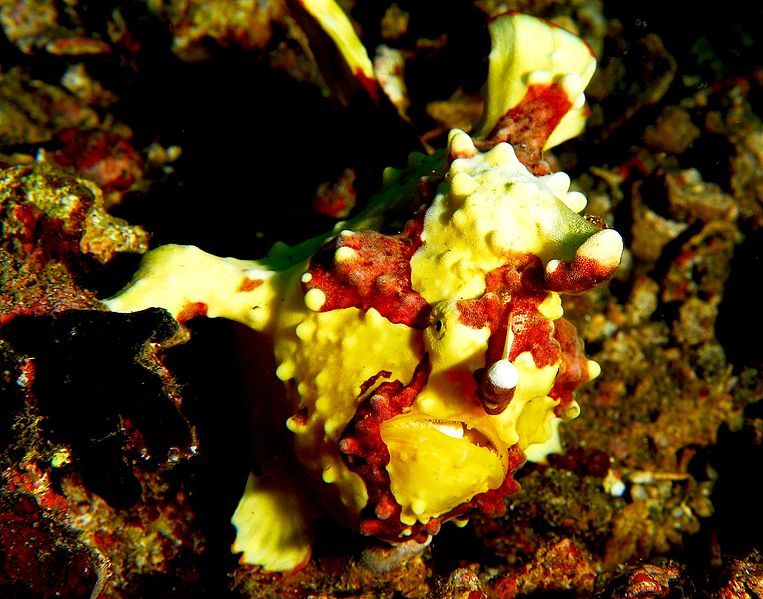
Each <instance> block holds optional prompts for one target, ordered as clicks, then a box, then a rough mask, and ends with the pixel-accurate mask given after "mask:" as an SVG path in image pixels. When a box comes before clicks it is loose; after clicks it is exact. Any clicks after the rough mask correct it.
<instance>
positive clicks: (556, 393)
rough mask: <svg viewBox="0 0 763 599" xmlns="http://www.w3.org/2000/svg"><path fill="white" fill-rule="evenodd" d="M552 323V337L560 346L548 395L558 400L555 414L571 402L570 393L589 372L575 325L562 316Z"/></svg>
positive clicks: (560, 412)
mask: <svg viewBox="0 0 763 599" xmlns="http://www.w3.org/2000/svg"><path fill="white" fill-rule="evenodd" d="M554 325H555V326H554V337H555V338H556V340H557V341H558V342H559V346H560V348H561V357H562V362H561V364H560V365H559V372H558V374H557V375H556V380H555V381H554V386H553V387H552V388H551V391H549V394H548V395H549V397H552V398H553V399H556V400H558V401H559V405H557V406H556V407H555V408H554V411H555V412H556V414H557V415H561V414H564V411H565V409H566V408H567V406H569V405H570V404H571V403H572V398H573V397H572V394H573V392H574V391H575V389H577V388H578V387H579V386H580V385H582V384H583V383H585V382H586V381H587V380H588V379H589V377H590V374H589V372H588V359H587V358H586V357H585V354H584V353H583V341H581V339H580V337H579V336H578V332H577V330H576V329H575V326H574V325H573V324H571V323H570V322H569V321H568V320H565V319H564V318H560V319H559V320H556V321H555V322H554Z"/></svg>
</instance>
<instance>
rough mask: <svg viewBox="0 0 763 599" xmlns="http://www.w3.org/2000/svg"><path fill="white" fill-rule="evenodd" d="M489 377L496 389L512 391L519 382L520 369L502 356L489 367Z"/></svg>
mask: <svg viewBox="0 0 763 599" xmlns="http://www.w3.org/2000/svg"><path fill="white" fill-rule="evenodd" d="M487 378H488V380H489V381H490V384H491V385H492V386H493V387H494V388H495V389H496V391H498V392H501V391H511V390H512V389H514V388H515V387H516V386H517V383H518V382H519V371H517V367H516V366H514V364H512V363H511V362H509V361H508V360H507V359H505V358H502V359H500V360H497V361H496V362H494V363H493V364H492V365H491V366H490V368H488V371H487Z"/></svg>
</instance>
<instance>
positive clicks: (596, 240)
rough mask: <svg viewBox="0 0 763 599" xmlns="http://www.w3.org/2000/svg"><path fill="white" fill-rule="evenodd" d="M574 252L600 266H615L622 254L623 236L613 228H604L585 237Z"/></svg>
mask: <svg viewBox="0 0 763 599" xmlns="http://www.w3.org/2000/svg"><path fill="white" fill-rule="evenodd" d="M575 253H576V255H577V256H580V257H582V258H588V259H590V260H594V261H596V262H598V263H599V264H601V265H602V266H605V267H609V268H615V267H616V266H617V265H618V264H619V263H620V257H621V256H622V254H623V238H622V237H620V233H618V232H617V231H615V230H614V229H604V230H603V231H599V232H598V233H594V234H593V235H591V236H590V237H589V238H588V239H586V240H585V242H584V243H583V245H581V246H580V247H579V248H578V251H577V252H575ZM549 264H551V263H550V262H549Z"/></svg>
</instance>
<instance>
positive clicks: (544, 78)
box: [527, 70, 553, 85]
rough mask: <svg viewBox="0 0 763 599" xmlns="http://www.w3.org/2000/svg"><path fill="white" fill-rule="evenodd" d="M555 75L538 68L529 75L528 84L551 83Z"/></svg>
mask: <svg viewBox="0 0 763 599" xmlns="http://www.w3.org/2000/svg"><path fill="white" fill-rule="evenodd" d="M552 79H553V75H552V74H551V73H550V72H548V71H542V70H537V71H533V72H532V73H530V74H529V75H527V85H536V84H544V83H551V81H552Z"/></svg>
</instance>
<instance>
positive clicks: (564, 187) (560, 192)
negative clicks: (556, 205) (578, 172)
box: [543, 171, 570, 199]
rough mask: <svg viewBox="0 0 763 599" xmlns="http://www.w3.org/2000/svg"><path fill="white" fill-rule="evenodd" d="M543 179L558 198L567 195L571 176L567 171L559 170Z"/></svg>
mask: <svg viewBox="0 0 763 599" xmlns="http://www.w3.org/2000/svg"><path fill="white" fill-rule="evenodd" d="M543 181H544V182H545V184H546V185H547V186H548V188H549V189H550V190H551V193H553V194H554V195H555V196H556V197H557V198H559V199H562V198H564V197H565V195H566V194H567V192H568V191H569V189H570V177H569V175H568V174H567V173H563V172H561V171H559V172H558V173H554V174H553V175H546V176H545V177H543Z"/></svg>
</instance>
